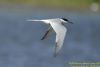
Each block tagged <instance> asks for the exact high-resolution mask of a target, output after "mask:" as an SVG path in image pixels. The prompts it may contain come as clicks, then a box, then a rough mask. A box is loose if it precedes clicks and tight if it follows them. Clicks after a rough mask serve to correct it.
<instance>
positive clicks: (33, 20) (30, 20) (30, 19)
mask: <svg viewBox="0 0 100 67" xmlns="http://www.w3.org/2000/svg"><path fill="white" fill-rule="evenodd" d="M26 21H41V20H31V19H29V20H26Z"/></svg>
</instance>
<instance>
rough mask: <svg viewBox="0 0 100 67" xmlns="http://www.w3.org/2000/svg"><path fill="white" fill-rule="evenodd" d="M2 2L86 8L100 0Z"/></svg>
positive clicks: (15, 0)
mask: <svg viewBox="0 0 100 67" xmlns="http://www.w3.org/2000/svg"><path fill="white" fill-rule="evenodd" d="M0 2H1V3H10V4H26V5H33V6H50V7H54V6H55V7H79V8H80V7H81V8H86V7H88V6H89V5H90V4H91V3H93V2H97V3H100V0H0Z"/></svg>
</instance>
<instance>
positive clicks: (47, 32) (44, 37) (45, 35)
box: [41, 26, 53, 40]
mask: <svg viewBox="0 0 100 67" xmlns="http://www.w3.org/2000/svg"><path fill="white" fill-rule="evenodd" d="M52 32H53V29H52V27H51V26H50V27H49V28H48V30H47V31H46V33H45V34H44V36H43V37H42V38H41V40H44V39H46V38H47V37H48V36H49V35H50V34H51V33H52Z"/></svg>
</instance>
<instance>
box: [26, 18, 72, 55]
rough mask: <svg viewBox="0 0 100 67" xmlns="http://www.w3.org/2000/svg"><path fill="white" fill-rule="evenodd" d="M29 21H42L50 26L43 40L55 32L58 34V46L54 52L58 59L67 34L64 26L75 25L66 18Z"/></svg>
mask: <svg viewBox="0 0 100 67" xmlns="http://www.w3.org/2000/svg"><path fill="white" fill-rule="evenodd" d="M27 21H40V22H44V23H46V24H49V25H50V27H49V28H48V30H47V31H46V33H45V34H44V36H43V37H42V38H41V40H44V39H46V38H47V37H48V36H49V34H50V33H52V32H53V31H54V32H55V33H56V45H55V51H54V56H55V57H56V56H57V55H58V53H59V51H60V49H61V47H62V45H63V43H64V39H65V35H66V32H67V28H66V27H65V26H64V23H71V24H73V23H72V22H70V21H69V20H68V19H66V18H54V19H43V20H32V19H29V20H27Z"/></svg>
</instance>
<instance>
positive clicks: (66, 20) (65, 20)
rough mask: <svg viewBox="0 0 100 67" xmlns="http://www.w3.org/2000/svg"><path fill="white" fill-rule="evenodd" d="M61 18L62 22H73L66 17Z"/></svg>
mask: <svg viewBox="0 0 100 67" xmlns="http://www.w3.org/2000/svg"><path fill="white" fill-rule="evenodd" d="M61 20H62V21H63V22H64V23H71V24H73V22H71V21H69V20H68V19H66V18H61Z"/></svg>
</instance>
